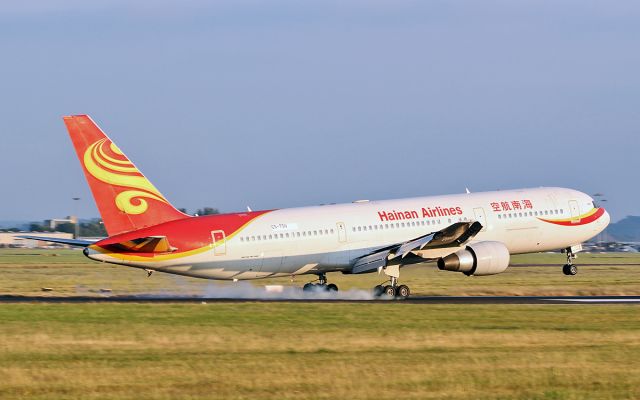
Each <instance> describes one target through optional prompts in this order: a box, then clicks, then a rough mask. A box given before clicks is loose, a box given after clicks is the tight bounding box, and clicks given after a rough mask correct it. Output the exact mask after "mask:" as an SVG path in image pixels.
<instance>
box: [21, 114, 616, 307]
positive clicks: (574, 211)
mask: <svg viewBox="0 0 640 400" xmlns="http://www.w3.org/2000/svg"><path fill="white" fill-rule="evenodd" d="M63 119H64V123H65V124H66V127H67V130H68V131H69V135H70V136H71V140H72V142H73V145H74V147H75V150H76V153H77V155H78V158H79V160H80V164H81V166H82V169H83V171H84V174H85V177H86V179H87V182H88V184H89V186H90V188H91V191H92V194H93V197H94V199H95V202H96V205H97V207H98V210H99V211H100V214H101V216H102V220H103V222H104V225H105V228H106V230H107V233H108V235H109V236H108V237H107V238H105V239H102V240H99V241H97V242H91V241H86V240H82V239H78V238H76V239H52V238H40V237H37V236H25V238H31V239H38V240H46V241H51V242H57V243H63V244H67V245H71V246H80V247H84V250H83V252H84V255H85V256H87V257H88V258H90V259H92V260H96V261H101V262H107V263H112V264H119V265H124V266H129V267H136V268H141V269H143V270H145V271H146V272H147V273H148V274H149V275H151V273H153V272H154V271H160V272H165V273H171V274H178V275H185V276H190V277H197V278H206V279H218V280H233V281H238V280H248V279H258V278H270V277H277V276H292V277H293V276H296V275H316V276H317V278H316V279H315V280H314V281H312V282H309V283H307V284H305V285H304V287H303V289H304V290H323V291H337V290H338V287H337V286H336V285H335V284H333V283H329V282H328V280H327V273H329V272H341V273H343V274H364V273H375V272H378V273H379V274H384V275H385V284H384V285H382V284H381V285H377V286H376V287H375V288H374V293H375V295H376V296H380V295H387V296H390V297H392V298H397V299H404V298H407V297H409V295H410V289H409V287H408V286H406V285H402V284H400V282H399V278H400V270H401V268H402V267H403V266H406V265H411V264H415V263H422V262H427V261H429V262H434V261H435V262H437V267H438V268H439V269H440V270H444V271H453V272H460V273H462V274H464V275H467V276H485V275H494V274H499V273H502V272H504V271H505V270H506V269H507V267H508V266H509V261H510V256H511V255H513V254H523V253H537V252H544V251H551V250H558V249H561V250H562V251H563V252H564V253H566V257H567V258H566V259H567V262H566V264H565V265H564V266H563V273H564V274H565V275H575V274H576V273H577V272H578V270H577V267H576V265H575V264H574V263H573V261H574V259H575V257H576V253H577V252H578V251H580V250H582V247H581V243H582V242H584V241H586V240H588V239H590V238H592V237H594V236H596V235H597V234H598V233H600V232H602V231H603V230H604V229H605V228H606V227H607V225H608V224H609V221H610V217H609V214H608V213H607V211H606V210H605V209H604V208H602V207H599V206H598V205H597V204H596V202H595V201H594V199H593V198H591V197H590V196H588V195H587V194H585V193H582V192H579V191H577V190H573V189H567V188H559V187H541V188H531V189H517V190H500V191H491V192H482V193H480V192H478V193H470V192H469V190H466V193H461V194H453V195H445V196H429V197H416V198H407V199H398V200H382V201H369V200H357V201H354V202H352V203H347V204H331V205H321V206H312V207H299V208H288V209H275V210H263V211H251V210H250V209H248V211H246V212H238V213H229V214H217V215H206V216H190V215H187V214H184V213H182V212H180V211H178V210H177V209H176V208H175V207H174V206H173V205H171V204H170V203H169V201H168V200H167V199H166V198H165V197H164V196H163V195H162V194H161V193H160V192H159V191H158V189H156V187H155V186H154V185H153V184H152V183H151V182H150V181H149V180H148V179H147V178H146V177H145V176H144V175H143V174H142V173H141V172H140V170H139V169H138V168H137V167H136V166H135V165H134V164H133V163H132V162H131V161H130V160H129V158H127V156H126V155H125V154H124V153H123V152H122V150H120V148H118V147H117V146H116V144H115V143H114V142H113V141H111V139H109V138H108V137H107V136H106V134H105V133H104V132H102V130H101V129H100V128H99V127H98V126H97V125H96V124H95V123H94V122H93V120H92V119H91V118H90V117H89V116H88V115H74V116H65V117H64V118H63ZM313 282H317V283H313Z"/></svg>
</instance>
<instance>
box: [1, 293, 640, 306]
mask: <svg viewBox="0 0 640 400" xmlns="http://www.w3.org/2000/svg"><path fill="white" fill-rule="evenodd" d="M251 302H267V303H268V302H284V303H377V304H379V303H386V304H424V305H429V304H434V305H435V304H537V305H541V304H547V305H549V304H555V305H558V304H564V305H569V304H573V305H578V304H581V305H593V304H631V305H640V296H415V297H410V298H409V299H406V300H401V301H393V300H344V299H326V298H323V299H313V298H304V299H287V298H255V299H251V298H242V299H232V298H211V297H175V296H155V295H154V296H151V295H138V296H103V297H98V296H11V295H4V296H0V304H16V303H47V304H56V303H58V304H63V303H72V304H73V303H75V304H78V303H144V304H155V303H186V304H203V303H205V304H208V303H251Z"/></svg>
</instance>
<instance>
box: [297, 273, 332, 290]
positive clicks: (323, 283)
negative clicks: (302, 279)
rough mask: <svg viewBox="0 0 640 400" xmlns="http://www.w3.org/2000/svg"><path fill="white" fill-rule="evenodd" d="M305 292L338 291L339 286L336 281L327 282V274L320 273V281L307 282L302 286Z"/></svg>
mask: <svg viewBox="0 0 640 400" xmlns="http://www.w3.org/2000/svg"><path fill="white" fill-rule="evenodd" d="M302 291H304V292H337V291H338V286H337V285H336V284H334V283H329V284H327V274H325V273H320V274H318V283H312V282H309V283H305V285H304V286H303V287H302Z"/></svg>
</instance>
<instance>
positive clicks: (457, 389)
mask: <svg viewBox="0 0 640 400" xmlns="http://www.w3.org/2000/svg"><path fill="white" fill-rule="evenodd" d="M0 321H2V324H1V325H0V398H1V399H23V398H29V399H103V398H110V399H111V398H113V399H175V398H181V399H298V398H305V399H394V400H395V399H398V398H403V399H442V398H446V399H511V398H519V399H637V398H640V363H639V362H638V359H640V333H639V332H640V331H639V329H640V316H639V311H638V308H636V307H635V306H620V305H618V306H615V305H603V306H593V305H592V306H588V305H571V306H569V305H565V306H487V305H483V306H476V305H473V306H455V305H452V306H443V305H440V306H424V305H415V304H399V303H383V304H379V303H378V304H373V303H357V304H345V303H331V302H330V303H324V304H318V303H312V304H308V303H241V304H224V303H215V304H204V305H201V304H192V305H183V304H182V305H167V304H158V305H153V304H79V305H78V304H73V305H72V304H53V305H51V304H49V305H42V304H26V305H25V304H21V305H1V306H0Z"/></svg>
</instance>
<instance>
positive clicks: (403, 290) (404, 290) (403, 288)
mask: <svg viewBox="0 0 640 400" xmlns="http://www.w3.org/2000/svg"><path fill="white" fill-rule="evenodd" d="M396 293H397V296H398V297H399V298H401V299H406V298H407V297H409V295H410V294H411V291H410V290H409V286H407V285H400V286H398V288H397V289H396Z"/></svg>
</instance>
